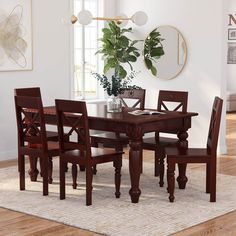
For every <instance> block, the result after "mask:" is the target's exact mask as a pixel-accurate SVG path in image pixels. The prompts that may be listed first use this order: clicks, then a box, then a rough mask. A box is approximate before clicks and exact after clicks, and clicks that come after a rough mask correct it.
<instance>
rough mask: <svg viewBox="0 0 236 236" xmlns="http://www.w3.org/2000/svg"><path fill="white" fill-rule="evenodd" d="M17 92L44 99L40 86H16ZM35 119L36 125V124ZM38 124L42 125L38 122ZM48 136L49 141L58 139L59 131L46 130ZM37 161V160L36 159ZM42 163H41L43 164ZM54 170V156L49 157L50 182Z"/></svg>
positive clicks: (17, 93)
mask: <svg viewBox="0 0 236 236" xmlns="http://www.w3.org/2000/svg"><path fill="white" fill-rule="evenodd" d="M14 92H15V96H25V97H38V98H40V99H41V100H42V97H41V91H40V88H39V87H29V88H16V89H15V90H14ZM36 122H37V121H35V125H36ZM38 125H40V124H39V123H38ZM46 138H47V141H58V133H57V132H55V131H49V130H46ZM34 161H36V162H37V160H34ZM41 164H42V163H40V166H41ZM52 172H53V162H52V158H49V174H48V178H49V180H48V181H49V183H50V184H51V183H52V181H53V179H52ZM40 174H41V176H42V171H41V172H40Z"/></svg>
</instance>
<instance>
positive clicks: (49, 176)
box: [48, 157, 53, 184]
mask: <svg viewBox="0 0 236 236" xmlns="http://www.w3.org/2000/svg"><path fill="white" fill-rule="evenodd" d="M52 172H53V163H52V157H49V163H48V183H49V184H52V181H53V179H52Z"/></svg>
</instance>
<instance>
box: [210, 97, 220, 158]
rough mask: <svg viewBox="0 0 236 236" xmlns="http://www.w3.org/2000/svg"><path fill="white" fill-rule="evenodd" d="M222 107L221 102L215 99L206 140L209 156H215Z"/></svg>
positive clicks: (217, 98)
mask: <svg viewBox="0 0 236 236" xmlns="http://www.w3.org/2000/svg"><path fill="white" fill-rule="evenodd" d="M222 106H223V100H222V99H221V98H219V97H215V99H214V103H213V107H212V112H211V121H210V126H209V131H208V138H207V149H208V151H210V152H211V154H215V155H216V150H217V143H218V137H219V130H220V120H221V113H222Z"/></svg>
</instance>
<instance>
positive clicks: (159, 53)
mask: <svg viewBox="0 0 236 236" xmlns="http://www.w3.org/2000/svg"><path fill="white" fill-rule="evenodd" d="M150 55H151V57H156V56H162V55H164V50H163V48H162V47H157V48H153V49H152V50H151V53H150Z"/></svg>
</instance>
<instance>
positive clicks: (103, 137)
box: [90, 132, 129, 145]
mask: <svg viewBox="0 0 236 236" xmlns="http://www.w3.org/2000/svg"><path fill="white" fill-rule="evenodd" d="M90 137H91V139H94V140H97V142H98V143H107V142H108V140H109V141H110V142H112V143H121V144H122V145H127V144H129V138H128V137H127V136H126V135H125V134H123V133H121V134H119V138H117V135H116V133H114V132H105V133H101V134H93V135H90Z"/></svg>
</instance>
